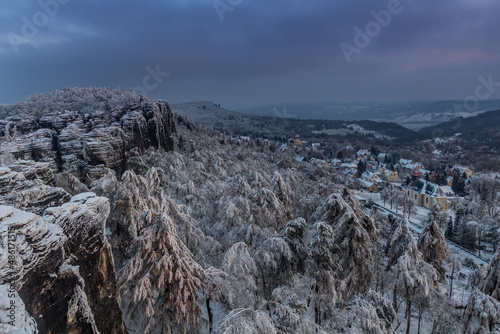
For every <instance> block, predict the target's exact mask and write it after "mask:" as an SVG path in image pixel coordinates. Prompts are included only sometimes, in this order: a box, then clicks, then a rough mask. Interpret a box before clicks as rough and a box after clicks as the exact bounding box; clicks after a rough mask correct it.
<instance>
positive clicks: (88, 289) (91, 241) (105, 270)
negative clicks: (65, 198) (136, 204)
mask: <svg viewBox="0 0 500 334" xmlns="http://www.w3.org/2000/svg"><path fill="white" fill-rule="evenodd" d="M109 211H110V205H109V202H108V199H107V198H104V197H98V196H96V194H94V193H91V192H87V193H81V194H78V195H76V196H73V197H72V198H71V200H70V201H69V202H68V203H66V204H64V205H62V206H60V207H55V208H49V209H47V210H46V211H45V214H44V216H43V219H44V220H45V221H46V222H48V223H51V224H56V225H57V226H60V227H61V228H62V230H63V231H64V233H65V234H66V235H67V236H68V241H67V242H66V243H65V245H64V249H65V251H66V253H67V254H71V256H72V261H71V265H73V266H78V269H79V272H80V273H81V276H82V277H83V278H84V281H85V284H82V287H81V289H83V291H84V292H85V293H86V295H87V296H88V297H87V298H86V299H81V298H80V297H79V298H80V299H78V300H81V301H82V302H83V301H85V303H87V304H88V310H90V311H88V312H91V313H92V314H93V316H92V317H91V318H92V319H91V320H92V321H93V322H95V326H97V327H96V328H99V329H100V331H102V332H109V333H112V332H117V331H118V332H119V331H121V330H123V323H122V322H121V321H117V322H109V321H108V319H109V318H110V317H111V318H117V319H119V318H121V316H122V314H121V310H120V307H119V303H118V300H119V292H118V285H117V281H116V277H115V272H114V271H115V269H114V262H113V256H112V252H111V246H110V245H109V243H108V241H107V238H106V236H105V228H106V220H107V218H108V216H109ZM79 305H80V304H79ZM78 307H83V306H81V305H80V306H78ZM85 307H86V306H85ZM86 309H87V307H86ZM86 312H87V311H86ZM89 317H90V316H89ZM86 318H88V317H87V316H86ZM89 321H90V320H89Z"/></svg>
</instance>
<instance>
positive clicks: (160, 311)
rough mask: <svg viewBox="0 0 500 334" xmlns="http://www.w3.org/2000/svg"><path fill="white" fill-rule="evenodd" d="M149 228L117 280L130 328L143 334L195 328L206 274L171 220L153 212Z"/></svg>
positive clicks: (136, 239) (142, 234)
mask: <svg viewBox="0 0 500 334" xmlns="http://www.w3.org/2000/svg"><path fill="white" fill-rule="evenodd" d="M144 219H145V220H147V221H148V224H147V225H148V226H149V227H147V228H145V229H144V230H142V232H141V235H140V236H139V237H137V238H135V239H134V240H133V241H132V245H131V248H132V252H133V253H134V254H135V255H134V257H132V258H131V259H130V260H128V261H127V262H126V263H125V266H124V268H123V270H122V272H121V276H120V279H119V282H118V284H119V286H120V293H121V296H122V309H123V311H124V313H125V315H126V319H128V321H126V323H127V322H128V326H129V327H131V328H135V329H136V330H138V331H140V332H143V333H165V332H169V330H170V328H172V327H174V326H178V327H179V328H183V327H185V325H186V324H188V323H191V324H193V323H194V322H195V321H196V320H197V318H198V317H199V316H200V314H201V310H200V307H199V306H198V299H199V292H200V291H201V290H202V289H203V284H204V280H205V273H204V271H203V269H202V268H201V266H199V265H198V264H197V263H196V262H195V261H194V260H193V258H192V254H191V252H190V251H189V250H188V249H187V247H186V246H185V245H184V243H183V242H182V241H181V240H180V239H179V238H178V237H177V232H176V230H175V227H174V225H173V223H172V221H171V219H170V218H169V217H166V216H163V215H158V214H155V213H149V214H148V215H147V216H146V217H144Z"/></svg>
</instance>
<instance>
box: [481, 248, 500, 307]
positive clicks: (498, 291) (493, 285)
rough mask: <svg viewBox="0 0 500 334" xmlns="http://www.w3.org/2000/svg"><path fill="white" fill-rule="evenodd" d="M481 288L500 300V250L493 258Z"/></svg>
mask: <svg viewBox="0 0 500 334" xmlns="http://www.w3.org/2000/svg"><path fill="white" fill-rule="evenodd" d="M481 290H482V291H483V292H484V293H486V294H488V295H490V296H491V297H493V298H495V299H496V300H498V301H500V250H499V251H497V252H496V253H495V255H494V256H493V258H492V259H491V262H490V264H489V266H488V272H487V273H486V278H485V280H484V284H483V286H482V288H481Z"/></svg>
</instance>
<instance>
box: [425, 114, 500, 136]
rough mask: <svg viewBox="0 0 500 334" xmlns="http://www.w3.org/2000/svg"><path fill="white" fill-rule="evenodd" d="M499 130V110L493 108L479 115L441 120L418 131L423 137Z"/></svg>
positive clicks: (496, 131) (495, 131)
mask: <svg viewBox="0 0 500 334" xmlns="http://www.w3.org/2000/svg"><path fill="white" fill-rule="evenodd" d="M499 130H500V110H493V111H488V112H485V113H482V114H480V115H477V116H474V117H469V118H466V119H465V118H463V117H457V118H455V119H453V120H451V121H448V122H443V123H440V124H438V125H435V126H431V127H427V128H424V129H421V130H420V131H419V132H418V133H419V134H420V135H423V136H425V137H428V136H429V135H433V134H434V135H439V136H446V135H453V134H455V133H463V134H484V133H497V134H498V132H499Z"/></svg>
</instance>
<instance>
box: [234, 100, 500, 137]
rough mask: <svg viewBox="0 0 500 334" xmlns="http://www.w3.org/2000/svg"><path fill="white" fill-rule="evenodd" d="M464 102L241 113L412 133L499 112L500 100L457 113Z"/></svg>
mask: <svg viewBox="0 0 500 334" xmlns="http://www.w3.org/2000/svg"><path fill="white" fill-rule="evenodd" d="M457 103H458V104H463V101H437V102H394V103H380V102H359V103H342V102H324V103H286V104H277V105H268V106H262V107H255V108H245V109H242V110H241V112H244V113H248V114H255V115H262V116H277V117H283V118H299V119H309V118H313V119H327V120H345V121H353V120H363V119H367V120H372V121H378V122H394V123H397V124H399V125H402V126H404V127H406V128H409V129H412V130H419V129H422V128H424V127H429V126H433V125H437V124H439V123H441V122H446V121H449V120H451V119H453V118H456V117H458V116H461V117H464V118H466V117H473V116H476V115H478V114H480V113H483V112H485V111H488V110H494V109H498V108H499V107H500V100H487V101H481V102H480V104H479V106H478V108H477V110H476V111H474V112H467V111H462V112H457V111H455V110H454V108H453V106H454V105H455V104H457Z"/></svg>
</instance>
